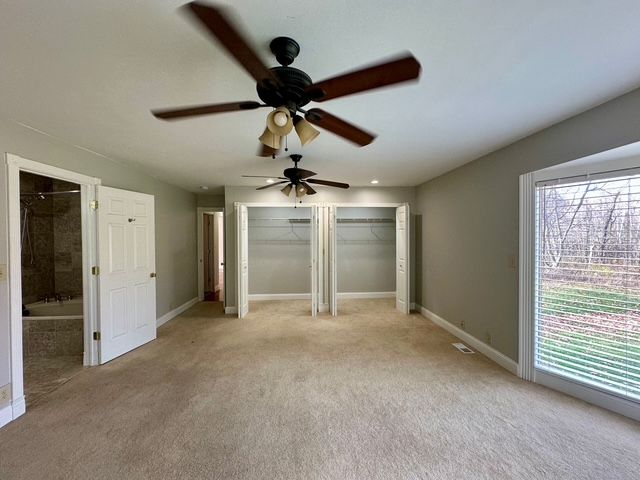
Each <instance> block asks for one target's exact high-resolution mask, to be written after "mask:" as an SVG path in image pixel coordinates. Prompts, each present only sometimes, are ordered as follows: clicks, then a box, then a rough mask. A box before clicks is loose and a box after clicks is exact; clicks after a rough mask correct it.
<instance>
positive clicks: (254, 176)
mask: <svg viewBox="0 0 640 480" xmlns="http://www.w3.org/2000/svg"><path fill="white" fill-rule="evenodd" d="M242 177H243V178H277V179H278V180H289V179H288V178H287V177H273V176H272V177H270V176H269V175H242Z"/></svg>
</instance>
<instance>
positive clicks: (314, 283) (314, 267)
mask: <svg viewBox="0 0 640 480" xmlns="http://www.w3.org/2000/svg"><path fill="white" fill-rule="evenodd" d="M318 221H319V220H318V207H317V206H316V205H312V206H311V222H310V223H311V232H310V237H311V241H310V243H311V315H312V316H314V317H315V316H317V315H318V273H319V272H318V257H319V249H318V247H319V245H320V239H319V238H318V235H319V230H320V229H319V227H318Z"/></svg>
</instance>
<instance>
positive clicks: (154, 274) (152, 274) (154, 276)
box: [149, 272, 157, 278]
mask: <svg viewBox="0 0 640 480" xmlns="http://www.w3.org/2000/svg"><path fill="white" fill-rule="evenodd" d="M149 276H150V277H151V278H156V277H157V275H156V272H151V273H150V274H149Z"/></svg>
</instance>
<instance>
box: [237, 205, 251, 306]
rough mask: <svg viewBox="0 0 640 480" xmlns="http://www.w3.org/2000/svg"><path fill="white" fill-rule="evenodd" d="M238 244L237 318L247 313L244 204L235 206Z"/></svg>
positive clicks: (246, 247) (247, 241)
mask: <svg viewBox="0 0 640 480" xmlns="http://www.w3.org/2000/svg"><path fill="white" fill-rule="evenodd" d="M236 228H237V245H238V259H237V265H238V274H237V276H238V302H237V304H238V318H244V317H245V315H246V314H247V313H249V211H248V209H247V207H246V206H245V205H237V206H236Z"/></svg>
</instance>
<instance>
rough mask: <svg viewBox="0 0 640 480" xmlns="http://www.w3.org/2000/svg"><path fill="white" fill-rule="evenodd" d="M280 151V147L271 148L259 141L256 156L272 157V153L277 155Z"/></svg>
mask: <svg viewBox="0 0 640 480" xmlns="http://www.w3.org/2000/svg"><path fill="white" fill-rule="evenodd" d="M279 153H280V149H278V148H271V147H270V146H269V145H265V144H264V143H262V142H260V145H259V146H258V154H257V155H258V156H259V157H273V156H274V155H276V156H277V155H278V154H279Z"/></svg>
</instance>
